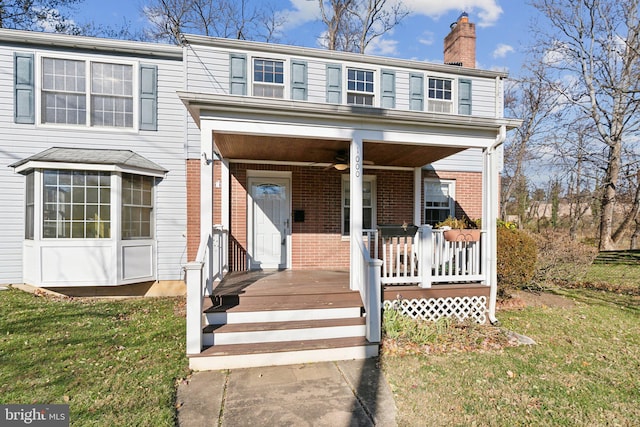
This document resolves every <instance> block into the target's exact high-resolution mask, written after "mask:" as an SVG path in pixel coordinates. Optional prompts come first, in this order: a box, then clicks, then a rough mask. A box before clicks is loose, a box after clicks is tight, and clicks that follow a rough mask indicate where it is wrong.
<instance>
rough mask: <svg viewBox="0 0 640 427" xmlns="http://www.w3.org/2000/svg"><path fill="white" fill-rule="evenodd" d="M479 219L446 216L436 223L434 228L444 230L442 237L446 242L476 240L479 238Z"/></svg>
mask: <svg viewBox="0 0 640 427" xmlns="http://www.w3.org/2000/svg"><path fill="white" fill-rule="evenodd" d="M479 221H480V220H476V221H469V220H468V219H467V218H462V219H458V218H453V217H448V218H447V219H445V220H444V221H441V222H439V223H437V224H436V228H439V229H442V230H444V233H443V234H444V239H445V240H446V241H448V242H477V241H479V240H480V230H479V229H478V224H479Z"/></svg>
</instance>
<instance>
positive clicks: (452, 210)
mask: <svg viewBox="0 0 640 427" xmlns="http://www.w3.org/2000/svg"><path fill="white" fill-rule="evenodd" d="M427 183H438V184H446V185H448V186H449V199H450V202H449V216H451V217H454V216H455V214H456V180H455V179H439V178H425V179H424V181H423V185H422V198H423V202H422V217H423V222H424V223H425V224H426V223H427V217H426V211H427Z"/></svg>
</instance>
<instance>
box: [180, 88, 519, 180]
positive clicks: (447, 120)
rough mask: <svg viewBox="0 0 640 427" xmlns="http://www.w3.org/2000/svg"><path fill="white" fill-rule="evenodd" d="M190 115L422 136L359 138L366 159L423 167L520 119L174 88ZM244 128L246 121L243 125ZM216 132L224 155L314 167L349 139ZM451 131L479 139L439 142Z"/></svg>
mask: <svg viewBox="0 0 640 427" xmlns="http://www.w3.org/2000/svg"><path fill="white" fill-rule="evenodd" d="M178 96H179V97H180V99H181V100H182V102H183V103H184V104H185V105H186V107H187V109H188V110H189V112H190V114H191V115H192V117H193V118H194V120H195V121H196V123H198V124H200V120H201V119H203V118H210V119H213V120H223V121H239V122H243V121H246V122H252V123H253V122H255V121H265V122H269V123H288V124H293V125H295V126H304V125H306V124H309V125H312V124H313V125H316V126H321V127H326V128H327V129H329V128H335V127H343V128H353V129H359V130H363V129H364V130H372V131H375V132H378V133H380V134H385V133H388V132H399V133H405V134H412V135H414V136H416V135H417V136H419V137H421V138H422V141H420V142H418V143H417V142H415V141H413V142H407V143H402V142H397V141H396V142H394V143H391V142H389V141H386V140H374V139H371V140H367V139H365V140H364V141H363V148H364V150H363V151H364V160H365V164H368V165H375V166H387V167H407V168H415V167H422V166H424V165H427V164H429V163H432V162H434V161H436V160H440V159H443V158H445V157H448V156H450V155H453V154H455V153H457V152H460V151H463V150H465V149H467V148H471V147H476V148H477V147H481V146H482V143H481V142H479V141H480V140H491V141H492V140H493V139H494V138H495V135H496V134H497V132H498V131H499V129H500V127H501V126H506V128H507V129H513V128H516V127H518V126H519V125H520V122H521V121H520V120H515V119H497V118H487V117H478V116H460V115H451V114H438V113H429V112H417V111H402V110H392V109H384V108H373V107H363V106H356V105H338V104H319V103H313V102H306V101H291V100H281V99H266V98H256V97H245V96H233V95H217V94H206V93H194V92H178ZM247 128H248V126H247ZM214 133H215V137H214V140H215V146H216V148H217V150H218V152H219V154H220V155H221V156H222V157H224V158H226V159H229V160H238V161H243V160H256V161H275V162H302V163H307V164H310V163H311V164H314V165H317V166H323V165H330V164H332V163H334V162H335V158H336V153H338V152H341V151H343V152H344V151H348V148H349V141H348V140H346V139H343V140H341V139H332V138H327V137H323V135H321V134H318V135H317V137H308V136H305V137H297V136H295V135H289V136H287V135H261V134H256V133H250V132H248V131H247V132H246V133H245V132H237V131H236V132H225V131H220V132H216V131H215V129H214ZM443 134H450V135H453V134H456V135H463V136H465V137H471V138H478V142H477V143H476V144H475V145H465V144H464V143H460V144H455V145H452V144H442V143H439V142H438V136H439V135H443Z"/></svg>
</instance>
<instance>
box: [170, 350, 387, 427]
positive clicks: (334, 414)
mask: <svg viewBox="0 0 640 427" xmlns="http://www.w3.org/2000/svg"><path fill="white" fill-rule="evenodd" d="M376 362H377V359H366V360H348V361H338V362H324V363H312V364H305V365H287V366H271V367H264V368H248V369H235V370H231V371H204V372H195V373H194V374H193V376H191V378H189V379H188V380H185V381H183V383H182V384H180V386H179V387H178V396H177V405H178V424H179V425H180V426H181V427H202V426H229V427H232V426H233V427H237V426H252V427H257V426H300V427H302V426H331V427H343V426H374V425H378V426H395V425H396V422H395V416H396V406H395V402H394V400H393V396H392V394H391V391H390V389H389V385H388V384H387V381H386V379H385V378H384V375H383V374H382V372H381V371H380V369H378V368H377V366H376Z"/></svg>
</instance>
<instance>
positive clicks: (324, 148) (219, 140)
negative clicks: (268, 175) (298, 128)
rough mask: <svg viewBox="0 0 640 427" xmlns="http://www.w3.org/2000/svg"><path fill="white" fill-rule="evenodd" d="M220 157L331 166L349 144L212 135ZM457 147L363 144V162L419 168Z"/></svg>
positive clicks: (331, 141) (453, 150)
mask: <svg viewBox="0 0 640 427" xmlns="http://www.w3.org/2000/svg"><path fill="white" fill-rule="evenodd" d="M214 141H215V145H216V147H217V148H218V150H219V151H220V154H221V155H222V157H224V158H227V159H235V160H262V161H281V162H309V163H329V164H330V163H333V162H334V161H335V156H336V154H337V153H338V152H339V151H341V150H344V151H346V150H348V149H349V141H336V140H325V139H319V138H318V139H308V138H287V137H273V136H256V135H242V134H228V133H217V132H216V133H215V136H214ZM463 149H464V148H459V147H436V146H424V145H408V144H407V145H403V144H385V143H380V142H367V141H365V142H364V160H365V161H367V162H370V163H373V165H375V166H395V167H411V168H415V167H421V166H424V165H427V164H429V163H432V162H435V161H436V160H439V159H442V158H445V157H447V156H450V155H452V154H455V153H457V152H460V151H462V150H463Z"/></svg>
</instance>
